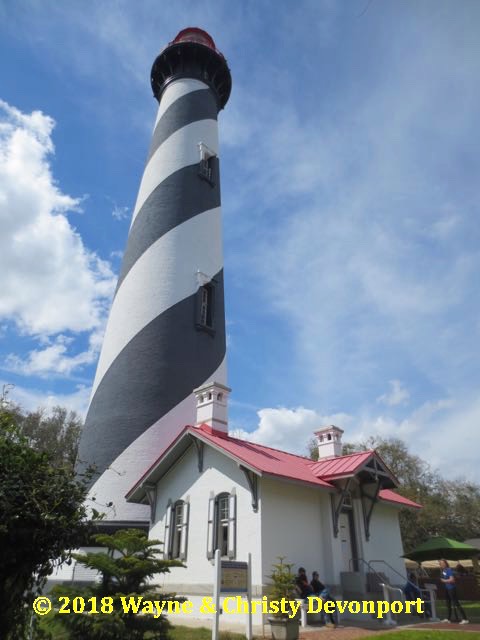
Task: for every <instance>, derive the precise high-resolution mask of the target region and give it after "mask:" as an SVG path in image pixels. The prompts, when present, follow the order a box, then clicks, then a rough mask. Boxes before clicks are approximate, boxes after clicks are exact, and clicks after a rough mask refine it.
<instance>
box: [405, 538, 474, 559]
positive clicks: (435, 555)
mask: <svg viewBox="0 0 480 640" xmlns="http://www.w3.org/2000/svg"><path fill="white" fill-rule="evenodd" d="M479 553H480V549H477V547H472V546H471V545H469V544H465V543H464V542H458V540H451V539H450V538H430V540H427V541H426V542H424V543H423V544H421V545H419V546H418V547H417V548H416V549H412V551H410V552H409V553H406V554H405V555H403V556H402V558H408V559H409V560H415V561H416V562H423V561H424V560H439V559H440V558H448V559H449V560H465V559H466V558H472V557H473V556H476V555H478V554H479Z"/></svg>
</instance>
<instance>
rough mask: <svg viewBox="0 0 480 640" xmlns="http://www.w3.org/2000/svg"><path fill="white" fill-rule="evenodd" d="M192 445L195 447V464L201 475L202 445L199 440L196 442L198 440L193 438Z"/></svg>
mask: <svg viewBox="0 0 480 640" xmlns="http://www.w3.org/2000/svg"><path fill="white" fill-rule="evenodd" d="M192 441H193V444H194V446H195V450H196V452H197V463H198V471H199V472H200V473H202V471H203V448H204V444H203V442H202V441H201V440H198V438H195V437H193V438H192Z"/></svg>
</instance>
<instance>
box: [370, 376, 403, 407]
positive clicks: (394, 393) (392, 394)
mask: <svg viewBox="0 0 480 640" xmlns="http://www.w3.org/2000/svg"><path fill="white" fill-rule="evenodd" d="M389 384H390V391H389V392H388V393H384V394H383V395H381V396H379V397H378V398H377V402H380V403H383V404H386V405H388V406H389V407H395V406H397V405H399V404H405V403H406V402H408V399H409V398H410V392H409V391H408V390H407V389H405V387H403V386H402V383H401V382H400V380H390V382H389Z"/></svg>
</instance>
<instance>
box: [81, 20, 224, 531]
mask: <svg viewBox="0 0 480 640" xmlns="http://www.w3.org/2000/svg"><path fill="white" fill-rule="evenodd" d="M151 85H152V89H153V94H154V96H155V98H156V99H157V101H158V103H159V108H158V113H157V117H156V121H155V124H154V129H153V135H152V140H151V144H150V149H149V151H148V155H147V161H146V164H145V169H144V172H143V176H142V180H141V183H140V187H139V191H138V196H137V200H136V204H135V208H134V211H133V215H132V222H131V226H130V230H129V234H128V240H127V245H126V249H125V253H124V257H123V262H122V266H121V271H120V276H119V279H118V284H117V288H116V292H115V295H114V299H113V302H112V307H111V310H110V316H109V319H108V323H107V327H106V331H105V336H104V340H103V345H102V349H101V353H100V357H99V360H98V365H97V371H96V375H95V379H94V383H93V388H92V394H91V399H90V405H89V409H88V413H87V417H86V421H85V427H84V430H83V433H82V437H81V441H80V447H79V454H78V461H79V462H78V464H79V469H80V470H81V469H85V467H86V466H89V465H93V466H94V467H95V475H94V478H93V480H92V485H91V487H90V492H89V499H90V500H92V501H94V504H96V505H97V506H96V508H97V509H98V510H99V511H103V512H105V514H106V521H108V522H114V523H117V524H118V525H119V526H120V525H125V524H130V523H133V524H135V523H136V524H141V523H144V524H146V523H147V522H148V519H149V513H148V508H147V507H145V506H143V505H136V504H128V503H127V502H126V501H125V499H124V496H125V494H126V493H127V492H128V490H129V489H130V488H131V487H132V485H133V484H134V483H135V482H136V481H137V480H138V478H139V477H141V475H142V474H143V472H144V471H145V469H148V468H149V466H150V465H151V464H152V463H153V462H154V460H155V459H156V457H157V456H158V455H159V453H160V452H161V451H162V450H163V449H164V448H166V447H167V446H168V445H169V444H170V443H171V442H173V441H174V439H175V437H176V436H177V435H178V433H179V432H180V430H181V429H182V428H183V427H184V426H185V425H186V424H194V422H195V415H196V401H195V395H194V394H193V390H194V389H196V388H198V387H200V386H202V385H204V384H207V383H209V382H213V381H215V382H217V383H220V384H224V385H226V382H227V371H226V344H225V313H224V292H223V251H222V215H221V205H220V174H219V145H218V124H217V116H218V113H219V111H220V110H221V109H223V107H224V106H225V104H226V103H227V100H228V98H229V95H230V90H231V76H230V71H229V68H228V65H227V62H226V60H225V58H224V57H223V55H222V54H221V53H220V52H219V51H218V50H217V48H216V46H215V43H214V41H213V39H212V38H211V37H210V36H209V35H208V33H206V32H205V31H203V30H201V29H197V28H188V29H184V30H183V31H181V32H180V33H179V34H178V35H177V37H176V38H175V39H174V40H173V41H172V42H171V43H170V44H169V45H168V46H167V47H166V48H165V49H164V50H163V51H162V52H161V53H160V54H159V55H158V57H157V58H156V60H155V62H154V63H153V67H152V72H151Z"/></svg>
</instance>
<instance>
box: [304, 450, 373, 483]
mask: <svg viewBox="0 0 480 640" xmlns="http://www.w3.org/2000/svg"><path fill="white" fill-rule="evenodd" d="M374 454H375V451H361V452H360V453H351V454H350V455H348V456H340V457H338V458H329V459H328V460H318V461H317V462H310V465H311V468H312V473H313V474H314V475H316V476H318V477H321V478H323V479H324V480H328V479H330V478H331V479H333V478H338V477H341V476H351V475H354V474H355V472H356V471H357V469H359V468H360V467H361V466H362V465H364V464H365V462H367V460H368V459H369V458H371V457H372V455H374Z"/></svg>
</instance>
